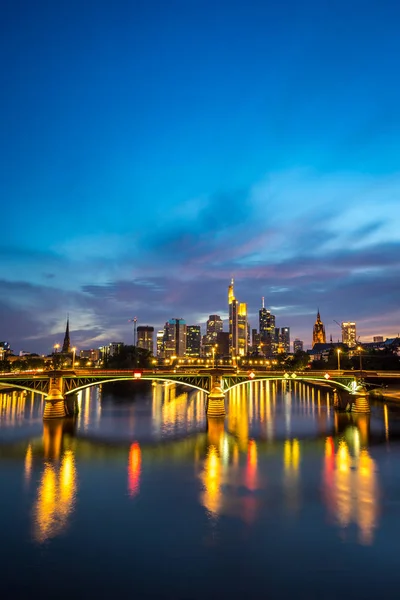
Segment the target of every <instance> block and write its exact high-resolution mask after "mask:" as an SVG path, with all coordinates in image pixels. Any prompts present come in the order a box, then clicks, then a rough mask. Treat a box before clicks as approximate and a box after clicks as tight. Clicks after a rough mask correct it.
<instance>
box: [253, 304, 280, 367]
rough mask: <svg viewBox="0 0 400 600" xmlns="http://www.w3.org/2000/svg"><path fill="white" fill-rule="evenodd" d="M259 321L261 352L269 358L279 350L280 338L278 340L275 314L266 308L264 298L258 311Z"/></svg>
mask: <svg viewBox="0 0 400 600" xmlns="http://www.w3.org/2000/svg"><path fill="white" fill-rule="evenodd" d="M258 323H259V332H260V345H261V352H262V353H263V354H264V356H266V357H267V358H271V357H272V356H275V354H276V352H277V347H278V342H279V340H277V336H276V332H275V315H273V314H271V311H270V310H268V309H267V308H265V305H264V298H263V299H262V307H261V309H260V310H259V312H258ZM278 337H279V334H278Z"/></svg>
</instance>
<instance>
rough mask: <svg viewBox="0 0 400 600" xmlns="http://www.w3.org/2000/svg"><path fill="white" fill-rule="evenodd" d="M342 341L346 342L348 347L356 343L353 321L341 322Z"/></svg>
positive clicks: (352, 346)
mask: <svg viewBox="0 0 400 600" xmlns="http://www.w3.org/2000/svg"><path fill="white" fill-rule="evenodd" d="M342 342H343V344H347V345H348V347H349V348H354V346H356V345H357V334H356V324H355V323H354V322H349V321H347V322H343V323H342Z"/></svg>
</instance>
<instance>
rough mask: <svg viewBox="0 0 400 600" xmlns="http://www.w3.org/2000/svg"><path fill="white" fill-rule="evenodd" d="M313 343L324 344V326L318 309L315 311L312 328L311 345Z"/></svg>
mask: <svg viewBox="0 0 400 600" xmlns="http://www.w3.org/2000/svg"><path fill="white" fill-rule="evenodd" d="M315 344H326V336H325V327H324V324H323V322H322V321H321V316H320V314H319V309H318V313H317V320H316V321H315V325H314V329H313V347H314V346H315Z"/></svg>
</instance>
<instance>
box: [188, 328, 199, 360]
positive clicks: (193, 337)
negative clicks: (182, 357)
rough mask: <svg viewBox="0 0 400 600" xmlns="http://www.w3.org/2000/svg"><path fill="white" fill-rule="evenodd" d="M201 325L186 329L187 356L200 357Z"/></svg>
mask: <svg viewBox="0 0 400 600" xmlns="http://www.w3.org/2000/svg"><path fill="white" fill-rule="evenodd" d="M200 344H201V331H200V325H188V326H187V328H186V356H200Z"/></svg>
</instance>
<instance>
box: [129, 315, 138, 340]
mask: <svg viewBox="0 0 400 600" xmlns="http://www.w3.org/2000/svg"><path fill="white" fill-rule="evenodd" d="M128 323H133V345H134V346H136V332H137V317H133V319H129V320H128Z"/></svg>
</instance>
